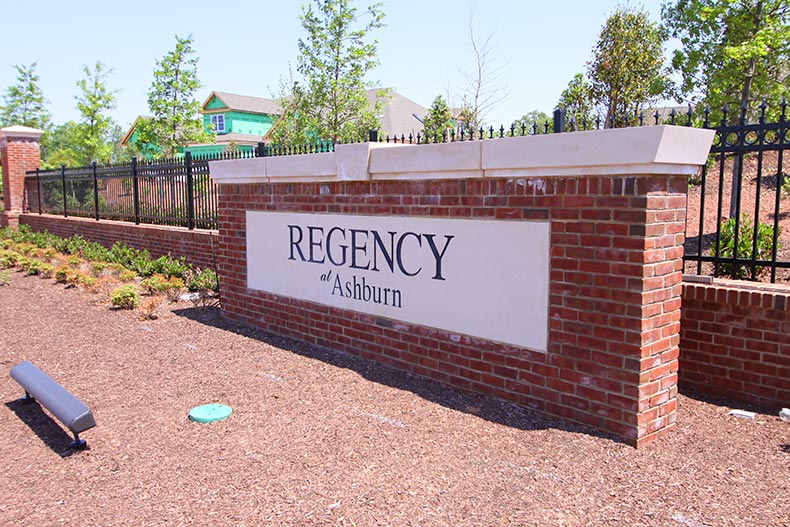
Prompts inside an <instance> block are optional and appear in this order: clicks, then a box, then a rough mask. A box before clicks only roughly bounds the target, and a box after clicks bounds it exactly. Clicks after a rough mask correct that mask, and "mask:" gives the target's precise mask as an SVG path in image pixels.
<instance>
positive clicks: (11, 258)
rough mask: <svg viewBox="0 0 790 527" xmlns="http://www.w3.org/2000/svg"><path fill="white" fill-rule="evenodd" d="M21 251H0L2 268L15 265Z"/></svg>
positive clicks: (0, 266)
mask: <svg viewBox="0 0 790 527" xmlns="http://www.w3.org/2000/svg"><path fill="white" fill-rule="evenodd" d="M19 258H20V256H19V253H18V252H16V251H10V250H7V249H6V250H3V251H0V268H3V269H9V268H11V267H14V266H15V265H16V264H17V262H18V261H19Z"/></svg>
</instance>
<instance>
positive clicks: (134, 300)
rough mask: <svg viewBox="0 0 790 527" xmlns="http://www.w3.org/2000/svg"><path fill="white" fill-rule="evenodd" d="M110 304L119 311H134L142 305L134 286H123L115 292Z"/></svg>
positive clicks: (111, 296)
mask: <svg viewBox="0 0 790 527" xmlns="http://www.w3.org/2000/svg"><path fill="white" fill-rule="evenodd" d="M110 302H111V303H112V305H113V306H115V307H117V308H119V309H134V308H135V307H137V306H138V305H139V304H140V295H139V294H138V293H137V290H136V289H135V287H134V286H133V285H122V286H120V287H117V288H115V289H114V290H113V292H112V293H111V295H110Z"/></svg>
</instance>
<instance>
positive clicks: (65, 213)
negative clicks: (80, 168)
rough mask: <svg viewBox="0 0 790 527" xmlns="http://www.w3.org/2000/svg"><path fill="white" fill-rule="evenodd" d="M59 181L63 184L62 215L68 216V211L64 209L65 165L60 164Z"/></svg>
mask: <svg viewBox="0 0 790 527" xmlns="http://www.w3.org/2000/svg"><path fill="white" fill-rule="evenodd" d="M60 181H61V183H62V186H63V217H64V218H68V217H69V212H68V210H67V209H66V165H65V164H61V165H60Z"/></svg>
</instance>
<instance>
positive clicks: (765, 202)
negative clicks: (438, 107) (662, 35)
mask: <svg viewBox="0 0 790 527" xmlns="http://www.w3.org/2000/svg"><path fill="white" fill-rule="evenodd" d="M767 110H768V106H767V105H766V104H765V103H763V104H762V105H760V106H759V109H758V114H757V115H755V116H754V117H755V119H756V120H757V122H756V123H749V122H747V113H748V111H747V108H746V107H745V106H744V107H741V108H740V112H739V113H738V114H737V123H736V124H730V123H728V122H727V118H728V111H727V108H726V107H725V108H723V109H722V111H721V112H719V114H717V116H719V115H720V116H721V121H720V125H719V126H718V127H712V126H710V124H709V123H710V120H711V112H710V111H709V110H708V109H706V110H705V111H704V112H703V113H702V114H699V115H695V114H694V113H693V111H692V108H691V107H690V106H689V107H688V108H676V109H671V111H666V112H659V111H657V110H656V111H650V112H647V113H642V112H640V113H636V114H633V115H630V116H626V117H616V116H612V117H610V118H609V119H608V120H606V119H601V118H600V117H599V118H587V117H583V118H581V119H579V120H575V119H574V118H573V117H572V116H571V117H569V118H566V114H565V112H564V111H563V110H556V111H555V112H554V116H553V119H550V120H546V121H545V122H540V123H539V122H533V123H524V122H520V123H519V124H518V125H515V123H514V125H513V126H511V127H509V128H505V127H504V126H500V127H499V128H498V129H495V128H493V127H489V128H487V129H485V128H479V129H475V130H470V129H464V128H463V127H460V128H458V129H455V128H449V129H447V130H445V131H444V132H443V133H438V134H429V135H426V134H416V135H414V134H409V135H408V136H406V135H405V134H401V135H400V136H398V135H393V136H389V135H387V136H378V134H377V133H376V132H375V131H371V133H370V136H369V138H368V140H369V141H371V142H376V141H378V142H395V143H402V144H415V145H416V144H428V143H440V142H441V143H444V142H459V141H479V140H495V139H498V138H504V137H512V136H520V135H522V136H523V135H537V134H543V133H557V132H561V131H575V130H587V129H599V128H601V127H602V126H603V127H610V128H611V127H616V126H620V127H622V126H648V125H654V124H675V125H681V126H701V127H705V128H713V129H714V130H715V131H716V135H715V139H714V142H713V146H712V147H711V151H710V157H709V161H708V163H707V164H706V165H705V166H704V167H703V168H702V170H701V172H700V174H699V176H698V177H696V178H691V183H690V185H689V209H688V210H689V214H688V218H687V223H686V247H685V249H686V251H685V255H684V261H685V272H687V273H697V274H712V275H714V276H732V277H737V278H749V279H755V280H756V279H764V278H766V277H769V278H770V281H771V282H776V281H783V282H790V167H788V165H789V164H790V161H789V160H788V156H786V155H785V151H786V150H788V148H789V145H790V130H789V127H790V122H788V121H787V112H786V110H787V104H786V102H783V103H782V104H781V105H779V106H778V107H777V109H776V110H777V111H776V112H775V115H776V117H775V119H774V122H768V119H767V118H766V112H767ZM730 115H731V114H730ZM717 118H718V117H717ZM334 148H335V143H334V142H327V141H322V142H317V143H315V144H311V145H302V146H277V145H264V144H263V143H259V144H258V147H256V148H255V149H254V150H253V151H252V152H235V153H228V152H225V153H221V154H214V155H209V156H203V157H197V156H194V157H193V156H191V155H190V154H188V153H187V154H186V155H185V156H184V157H183V158H181V159H170V160H163V161H147V160H141V161H137V160H132V162H131V163H126V164H123V165H112V166H101V165H93V166H89V167H81V168H74V169H66V168H63V167H61V168H60V169H56V170H47V171H36V172H28V177H27V179H26V190H27V207H28V210H31V211H38V212H39V213H41V212H46V213H50V214H63V215H64V216H82V217H92V218H95V219H97V220H99V219H114V220H123V221H133V222H135V223H153V224H160V225H174V226H181V227H187V228H189V229H194V228H205V229H217V228H218V221H217V188H216V186H215V184H214V182H213V181H212V180H211V178H210V176H209V170H208V163H209V161H212V160H219V159H238V158H244V157H258V156H280V155H299V154H312V153H318V152H331V151H334ZM783 223H784V224H785V227H786V228H785V229H782V224H783ZM735 248H737V250H736V249H735ZM766 275H768V276H766Z"/></svg>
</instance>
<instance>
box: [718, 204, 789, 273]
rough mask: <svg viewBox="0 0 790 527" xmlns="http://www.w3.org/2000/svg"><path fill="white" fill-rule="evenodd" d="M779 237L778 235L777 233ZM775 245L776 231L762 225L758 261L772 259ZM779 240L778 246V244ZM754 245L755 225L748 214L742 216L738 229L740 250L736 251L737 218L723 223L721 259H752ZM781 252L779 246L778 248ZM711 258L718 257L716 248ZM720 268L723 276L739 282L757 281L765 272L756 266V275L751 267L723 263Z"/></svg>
mask: <svg viewBox="0 0 790 527" xmlns="http://www.w3.org/2000/svg"><path fill="white" fill-rule="evenodd" d="M777 235H778V233H777ZM773 243H774V229H773V227H771V226H770V225H768V224H767V223H760V224H759V225H758V228H757V255H756V256H755V259H756V260H768V259H770V258H771V252H772V249H773ZM778 243H779V242H778V238H777V244H778ZM753 245H754V224H753V223H752V219H751V218H750V217H749V216H747V215H746V214H742V215H741V220H740V222H739V227H738V248H737V252H736V249H735V218H730V219H727V220H725V221H723V222H722V223H721V229H720V235H719V254H718V256H719V257H720V258H732V257H733V254H735V255H736V258H743V259H751V258H752V249H753ZM776 249H777V250H779V246H777V248H776ZM710 254H711V256H716V246H715V245H714V246H713V247H711V248H710ZM719 268H720V269H721V271H722V274H724V275H725V276H729V277H731V278H735V279H738V280H743V279H747V278H748V279H749V280H756V279H757V277H758V276H759V274H760V273H761V272H762V271H763V269H764V267H762V266H759V265H758V266H756V267H755V269H754V274H753V273H752V268H751V266H750V265H744V264H738V265H733V264H732V263H721V264H719Z"/></svg>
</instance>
